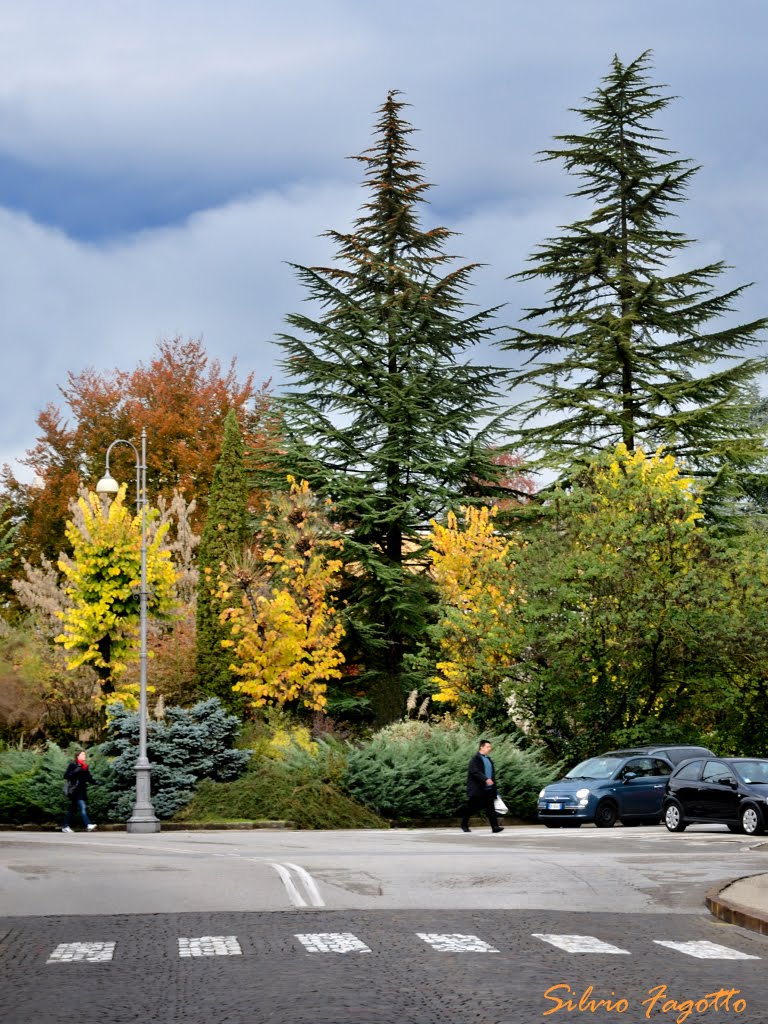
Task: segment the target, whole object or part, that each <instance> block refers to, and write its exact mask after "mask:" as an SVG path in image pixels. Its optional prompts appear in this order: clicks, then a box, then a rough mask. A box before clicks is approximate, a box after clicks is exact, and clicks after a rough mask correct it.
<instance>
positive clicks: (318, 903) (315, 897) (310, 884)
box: [285, 861, 325, 907]
mask: <svg viewBox="0 0 768 1024" xmlns="http://www.w3.org/2000/svg"><path fill="white" fill-rule="evenodd" d="M285 866H286V867H287V868H291V870H293V871H295V872H296V874H297V875H298V876H299V878H300V879H301V881H302V882H303V883H304V889H305V890H306V892H307V894H308V895H309V902H310V903H311V904H312V906H313V907H324V906H325V901H324V900H323V897H322V896H321V895H320V892H319V890H318V888H317V885H316V883H315V880H314V878H313V877H312V875H310V873H309V872H308V871H306V870H305V869H304V868H302V867H300V866H299V865H298V864H289V863H288V861H286V862H285Z"/></svg>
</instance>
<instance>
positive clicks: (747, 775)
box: [737, 761, 768, 785]
mask: <svg viewBox="0 0 768 1024" xmlns="http://www.w3.org/2000/svg"><path fill="white" fill-rule="evenodd" d="M737 770H738V773H739V775H740V776H741V777H742V779H744V781H745V782H762V783H763V784H764V785H765V784H766V783H768V761H740V762H739V763H738V765H737Z"/></svg>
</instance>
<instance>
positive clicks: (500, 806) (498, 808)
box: [493, 796, 509, 814]
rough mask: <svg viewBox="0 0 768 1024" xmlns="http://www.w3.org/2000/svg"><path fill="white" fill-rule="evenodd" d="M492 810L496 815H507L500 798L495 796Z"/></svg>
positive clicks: (506, 808)
mask: <svg viewBox="0 0 768 1024" xmlns="http://www.w3.org/2000/svg"><path fill="white" fill-rule="evenodd" d="M493 809H494V811H496V813H497V814H509V808H508V807H507V805H506V804H505V803H504V801H503V800H502V799H501V797H500V796H497V797H496V798H495V800H494V801H493Z"/></svg>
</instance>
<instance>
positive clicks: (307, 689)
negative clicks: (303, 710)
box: [217, 477, 344, 711]
mask: <svg viewBox="0 0 768 1024" xmlns="http://www.w3.org/2000/svg"><path fill="white" fill-rule="evenodd" d="M288 481H289V483H290V492H289V493H288V494H286V495H281V496H279V497H277V498H275V499H273V500H272V501H271V502H270V504H269V507H268V510H267V514H266V517H265V520H264V524H263V528H262V531H261V534H260V537H259V545H258V548H257V550H256V551H254V552H249V553H247V555H246V556H244V557H243V558H242V559H241V560H240V561H239V562H238V564H237V565H233V566H230V567H229V569H226V567H225V571H224V572H223V573H222V576H221V577H220V585H219V590H218V593H217V597H218V599H219V600H220V601H222V603H223V604H224V606H225V608H224V611H223V612H222V615H221V620H222V622H224V623H228V625H229V629H230V638H229V639H227V640H224V641H223V644H224V646H226V647H228V648H229V649H230V650H231V651H232V654H233V662H232V666H231V668H232V671H233V672H235V673H236V675H238V676H239V677H240V681H239V682H238V683H236V684H235V686H234V690H235V691H236V692H238V693H242V694H245V695H246V696H247V697H249V698H250V699H251V702H252V703H253V705H254V706H256V707H260V706H264V705H267V704H271V705H284V704H289V703H293V702H296V701H301V703H302V704H303V705H304V706H305V707H307V708H310V709H312V710H315V711H323V710H324V709H325V706H326V703H327V697H326V691H327V685H328V681H329V680H331V679H338V678H340V677H341V672H340V671H339V666H340V665H341V664H342V663H343V661H344V656H343V655H342V653H341V651H340V650H339V644H340V642H341V639H342V637H343V635H344V628H343V626H342V624H341V622H340V621H339V617H338V609H337V606H336V597H335V591H336V588H337V586H338V580H339V575H340V572H341V566H342V563H341V560H340V559H338V558H333V557H330V554H331V552H332V551H333V549H334V548H335V549H337V550H338V548H339V547H340V546H341V542H340V541H339V540H336V539H333V538H332V537H329V536H328V527H327V522H326V520H325V517H324V515H323V513H322V511H321V510H320V509H318V507H317V502H316V499H315V497H314V495H313V494H312V492H311V491H310V489H309V485H308V484H307V482H306V481H302V482H301V483H297V482H296V481H295V480H294V479H293V477H288ZM238 590H239V591H240V593H239V596H238V593H237V592H238Z"/></svg>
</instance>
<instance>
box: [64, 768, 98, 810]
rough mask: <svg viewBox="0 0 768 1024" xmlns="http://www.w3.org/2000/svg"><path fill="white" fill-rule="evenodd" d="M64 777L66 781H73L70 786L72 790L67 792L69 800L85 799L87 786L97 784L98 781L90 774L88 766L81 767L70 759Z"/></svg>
mask: <svg viewBox="0 0 768 1024" xmlns="http://www.w3.org/2000/svg"><path fill="white" fill-rule="evenodd" d="M64 778H65V779H66V780H67V781H68V782H70V783H73V785H72V786H71V790H72V791H71V792H70V794H69V799H70V800H86V799H87V794H88V786H89V785H91V786H98V782H97V781H96V779H94V777H93V776H92V775H91V770H90V768H83V766H82V765H81V764H80V763H79V762H78V761H72V762H71V764H69V765H67V770H66V771H65V772H64Z"/></svg>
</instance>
